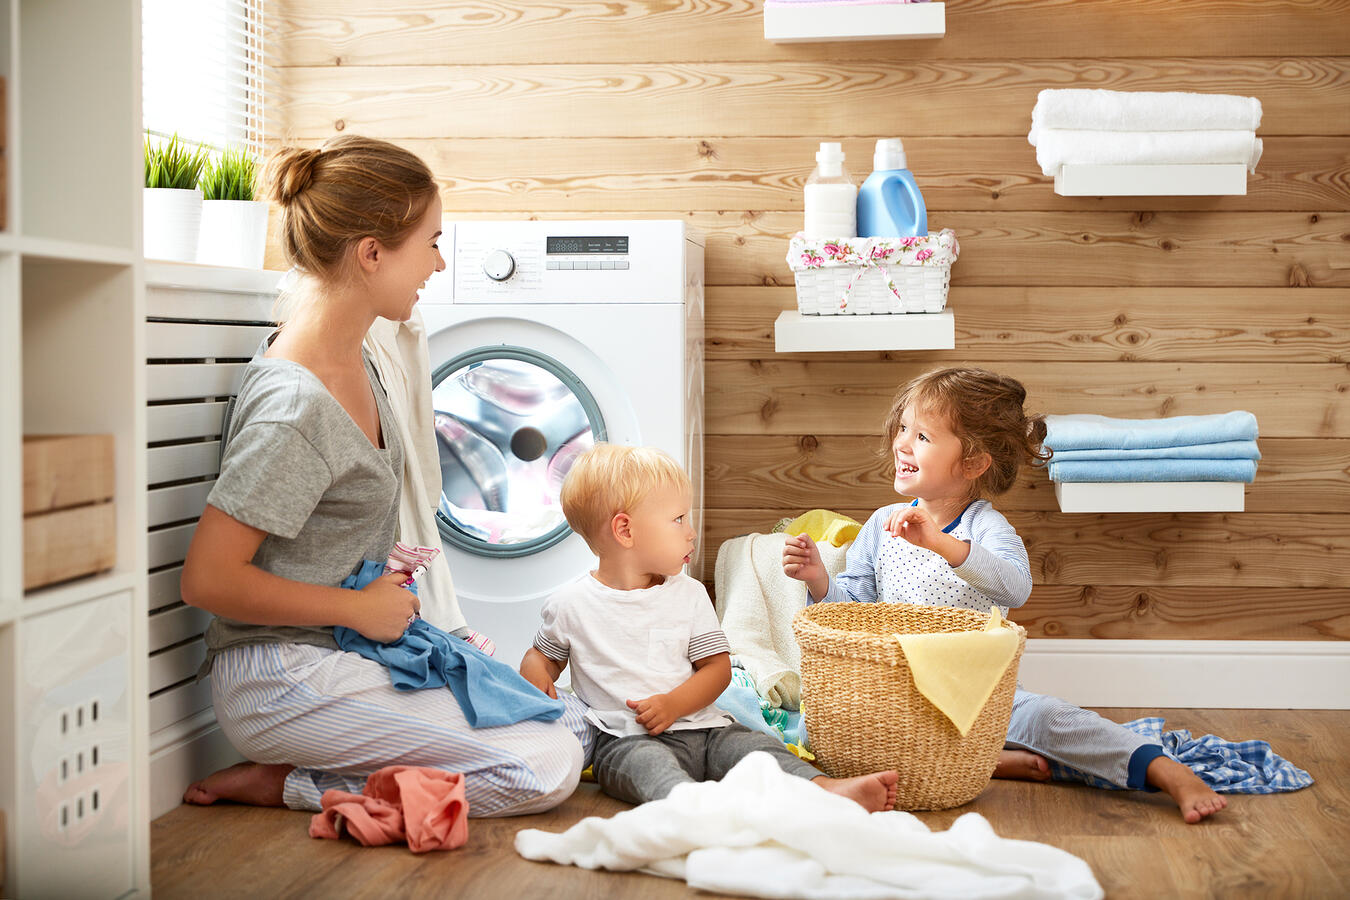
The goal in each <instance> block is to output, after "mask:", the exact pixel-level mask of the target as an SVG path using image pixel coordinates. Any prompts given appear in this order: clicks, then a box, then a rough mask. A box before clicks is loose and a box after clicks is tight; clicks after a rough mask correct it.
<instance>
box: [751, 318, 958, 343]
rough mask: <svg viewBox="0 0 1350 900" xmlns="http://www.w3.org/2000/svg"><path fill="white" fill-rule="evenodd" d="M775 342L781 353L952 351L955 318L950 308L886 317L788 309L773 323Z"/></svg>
mask: <svg viewBox="0 0 1350 900" xmlns="http://www.w3.org/2000/svg"><path fill="white" fill-rule="evenodd" d="M773 344H774V350H776V351H777V352H779V353H815V352H836V351H841V350H842V351H847V350H951V349H953V348H954V347H955V346H956V317H955V316H954V315H952V311H951V310H950V309H944V310H943V311H942V312H936V313H904V314H903V315H884V316H804V315H802V314H801V313H800V312H798V311H797V310H795V309H785V310H783V311H782V312H781V313H779V314H778V319H777V320H776V321H775V322H774V323H773Z"/></svg>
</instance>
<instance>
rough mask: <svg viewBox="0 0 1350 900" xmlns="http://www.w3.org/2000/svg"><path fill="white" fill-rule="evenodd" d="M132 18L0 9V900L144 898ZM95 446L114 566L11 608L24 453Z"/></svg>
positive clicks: (6, 1) (93, 11)
mask: <svg viewBox="0 0 1350 900" xmlns="http://www.w3.org/2000/svg"><path fill="white" fill-rule="evenodd" d="M140 34H141V17H140V3H139V2H138V0H108V2H102V3H86V2H80V0H0V75H3V76H4V78H5V88H4V89H5V100H6V104H5V106H6V116H7V121H6V122H5V126H6V127H5V131H6V134H7V135H8V144H7V146H6V147H5V150H4V152H5V157H6V169H7V172H6V183H5V202H6V207H7V208H6V221H5V227H4V229H3V231H2V232H0V809H2V810H3V811H4V814H5V831H4V843H5V860H6V866H5V871H4V884H3V886H0V896H5V897H47V896H51V897H76V896H78V897H124V896H138V895H148V894H149V891H150V881H149V857H150V854H149V816H148V791H147V778H146V771H147V769H146V759H147V750H146V730H145V722H146V706H147V704H146V691H145V683H146V663H145V659H146V618H145V598H146V577H145V567H146V553H145V542H144V540H142V539H140V536H141V535H144V534H145V527H146V526H145V521H146V514H145V454H144V446H145V386H144V385H145V381H144V372H143V363H142V360H143V357H144V349H143V347H144V343H143V342H144V338H143V333H144V329H143V321H144V311H143V310H144V300H143V293H144V291H143V273H142V263H141V261H140V254H141V246H140V245H141V209H140V203H141V200H140V195H141V149H140V127H139V123H140ZM38 433H43V434H78V433H91V434H111V435H113V437H114V442H115V459H114V466H115V498H114V502H115V510H116V527H117V537H118V540H117V553H116V561H115V563H114V565H113V567H112V569H111V570H110V571H107V572H104V573H102V574H98V575H92V576H88V577H85V578H80V579H75V580H72V581H68V582H65V583H62V584H58V585H52V586H49V587H45V588H41V589H37V590H33V591H29V592H25V591H24V589H23V568H24V549H23V463H22V459H23V447H22V436H23V435H24V434H38Z"/></svg>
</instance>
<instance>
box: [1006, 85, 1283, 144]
mask: <svg viewBox="0 0 1350 900" xmlns="http://www.w3.org/2000/svg"><path fill="white" fill-rule="evenodd" d="M1260 127H1261V101H1260V100H1257V99H1256V98H1255V97H1239V96H1236V95H1233V94H1194V93H1188V92H1185V91H1106V90H1099V89H1098V90H1092V89H1083V88H1067V89H1059V88H1056V89H1051V90H1044V91H1041V92H1040V94H1039V95H1038V96H1037V97H1036V106H1035V107H1034V108H1033V109H1032V110H1031V133H1030V134H1029V135H1028V136H1027V138H1028V140H1030V141H1031V145H1032V146H1033V147H1034V146H1036V144H1037V140H1038V136H1039V134H1040V132H1041V131H1042V130H1044V129H1046V128H1068V129H1074V130H1079V131H1255V130H1256V129H1258V128H1260Z"/></svg>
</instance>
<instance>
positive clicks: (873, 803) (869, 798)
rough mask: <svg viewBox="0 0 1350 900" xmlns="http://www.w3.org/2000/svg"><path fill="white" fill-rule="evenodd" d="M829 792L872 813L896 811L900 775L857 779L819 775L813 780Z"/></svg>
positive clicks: (883, 774) (875, 774)
mask: <svg viewBox="0 0 1350 900" xmlns="http://www.w3.org/2000/svg"><path fill="white" fill-rule="evenodd" d="M811 780H812V781H814V782H815V783H816V784H818V785H820V786H821V787H823V788H824V789H825V790H827V791H829V792H830V793H831V794H838V795H839V796H841V797H847V798H848V799H850V800H852V801H854V802H855V803H857V804H858V805H859V806H861V807H862V808H863V809H865V810H867V811H868V812H870V813H874V812H884V811H886V810H888V809H895V783H896V782H897V781H899V780H900V773H898V772H896V771H894V770H891V771H887V772H873V773H872V774H871V775H859V776H857V777H855V778H831V777H829V776H828V775H817V776H816V777H815V778H812V779H811Z"/></svg>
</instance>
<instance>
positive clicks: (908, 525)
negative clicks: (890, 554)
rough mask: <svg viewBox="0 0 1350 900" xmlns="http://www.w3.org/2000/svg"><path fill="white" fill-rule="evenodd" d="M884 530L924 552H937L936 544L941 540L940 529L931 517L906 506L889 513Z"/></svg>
mask: <svg viewBox="0 0 1350 900" xmlns="http://www.w3.org/2000/svg"><path fill="white" fill-rule="evenodd" d="M886 530H887V531H888V532H890V533H891V534H892V535H894V536H895V537H898V538H904V539H905V540H907V541H909V542H910V543H911V544H913V545H914V546H916V547H923V548H924V549H926V550H937V544H938V542H939V541H940V540H941V539H942V528H941V527H939V526H938V523H937V522H935V521H933V517H932V516H930V515H929V514H928V513H926V512H924V511H923V510H922V509H921V508H920V507H917V506H906V507H904V508H903V509H899V510H896V511H895V512H893V513H891V515H890V518H888V519H887V520H886Z"/></svg>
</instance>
